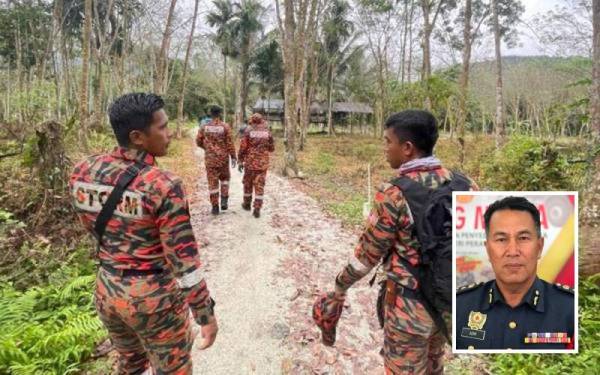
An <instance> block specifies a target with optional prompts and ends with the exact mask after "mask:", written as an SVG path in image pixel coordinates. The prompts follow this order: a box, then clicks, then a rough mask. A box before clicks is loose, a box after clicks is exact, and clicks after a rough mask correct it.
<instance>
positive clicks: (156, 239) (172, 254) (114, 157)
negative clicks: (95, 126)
mask: <svg viewBox="0 0 600 375" xmlns="http://www.w3.org/2000/svg"><path fill="white" fill-rule="evenodd" d="M134 161H138V162H139V163H141V164H142V165H144V168H143V169H142V171H141V172H140V173H139V175H138V176H137V177H136V178H135V179H134V180H133V181H132V182H131V184H130V185H129V187H128V188H127V190H126V191H125V193H124V194H123V198H122V200H121V202H120V203H119V204H118V205H117V208H116V209H115V212H114V214H113V216H112V218H111V219H110V220H109V221H108V224H107V226H106V231H105V232H104V236H103V237H102V244H101V246H100V250H99V253H98V257H99V259H100V261H101V263H102V264H106V265H108V266H110V267H112V268H116V269H137V270H149V269H168V270H170V271H171V274H172V275H173V276H174V277H176V278H177V281H178V284H179V286H180V288H181V290H182V291H183V293H184V295H185V297H186V300H187V302H188V303H189V305H190V307H191V308H192V312H193V313H194V316H195V317H197V316H198V314H205V313H206V310H207V308H208V307H209V304H210V298H209V297H210V296H209V291H208V288H207V286H206V282H205V281H204V277H203V274H202V270H201V263H200V257H199V255H198V245H197V242H196V239H195V238H194V233H193V230H192V226H191V223H190V214H189V209H188V203H187V200H186V198H185V193H184V191H183V186H182V181H181V179H180V178H179V177H177V176H175V175H173V174H171V173H169V172H167V171H163V170H161V169H159V168H158V167H157V166H156V162H155V159H154V157H153V156H152V155H150V154H148V153H146V152H144V151H138V150H134V149H125V148H121V147H117V148H115V150H114V151H113V152H112V153H110V154H105V155H95V156H91V157H89V158H87V159H85V160H83V161H81V162H80V163H78V164H77V165H76V166H75V169H74V171H73V173H72V175H71V178H70V180H69V187H70V191H71V196H72V199H73V203H74V207H75V210H76V212H77V215H78V216H79V218H80V220H81V222H82V223H83V225H84V227H85V228H86V229H87V230H88V231H90V233H93V228H94V224H95V221H96V218H97V216H98V213H99V212H100V210H101V209H102V204H103V203H104V201H105V200H106V199H107V198H108V196H109V195H110V192H111V191H112V189H113V187H114V186H115V184H116V181H117V180H118V178H119V176H120V175H121V174H122V173H124V172H125V170H126V169H127V168H128V167H129V166H130V165H131V164H132V163H133V162H134Z"/></svg>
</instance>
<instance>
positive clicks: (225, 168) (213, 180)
mask: <svg viewBox="0 0 600 375" xmlns="http://www.w3.org/2000/svg"><path fill="white" fill-rule="evenodd" d="M230 178H231V174H230V173H229V164H228V163H225V164H224V165H222V166H220V167H208V166H207V167H206V180H207V181H208V193H209V195H210V204H211V205H213V206H216V205H218V204H219V182H220V183H221V197H222V198H227V197H229V180H230Z"/></svg>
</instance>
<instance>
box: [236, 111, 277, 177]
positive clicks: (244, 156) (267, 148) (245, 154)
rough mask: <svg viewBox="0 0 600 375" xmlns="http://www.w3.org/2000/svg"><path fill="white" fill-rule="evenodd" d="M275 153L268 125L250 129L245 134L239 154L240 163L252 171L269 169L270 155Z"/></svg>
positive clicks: (259, 125) (263, 124) (264, 124)
mask: <svg viewBox="0 0 600 375" xmlns="http://www.w3.org/2000/svg"><path fill="white" fill-rule="evenodd" d="M273 151H275V143H274V141H273V136H272V135H271V132H270V131H269V128H268V127H267V125H266V123H264V122H263V123H262V124H258V125H254V126H252V127H249V128H248V129H246V131H245V132H244V136H243V137H242V141H241V143H240V150H239V152H238V161H239V162H240V163H244V168H246V169H248V170H251V171H264V170H267V169H269V153H270V152H273Z"/></svg>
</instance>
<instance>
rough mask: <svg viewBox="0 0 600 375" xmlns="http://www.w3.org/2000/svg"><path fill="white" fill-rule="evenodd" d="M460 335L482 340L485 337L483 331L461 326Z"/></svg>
mask: <svg viewBox="0 0 600 375" xmlns="http://www.w3.org/2000/svg"><path fill="white" fill-rule="evenodd" d="M460 336H461V337H465V338H468V339H476V340H483V339H485V331H482V330H479V329H470V328H467V327H463V328H462V330H461V332H460Z"/></svg>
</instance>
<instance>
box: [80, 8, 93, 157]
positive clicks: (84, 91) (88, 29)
mask: <svg viewBox="0 0 600 375" xmlns="http://www.w3.org/2000/svg"><path fill="white" fill-rule="evenodd" d="M91 36H92V0H85V14H84V24H83V41H82V43H81V44H82V52H81V85H80V87H79V121H80V126H79V134H78V135H79V142H80V144H82V145H83V146H84V149H85V150H86V151H87V150H88V143H87V125H88V90H89V87H88V81H89V74H90V65H89V61H90V41H91Z"/></svg>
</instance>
